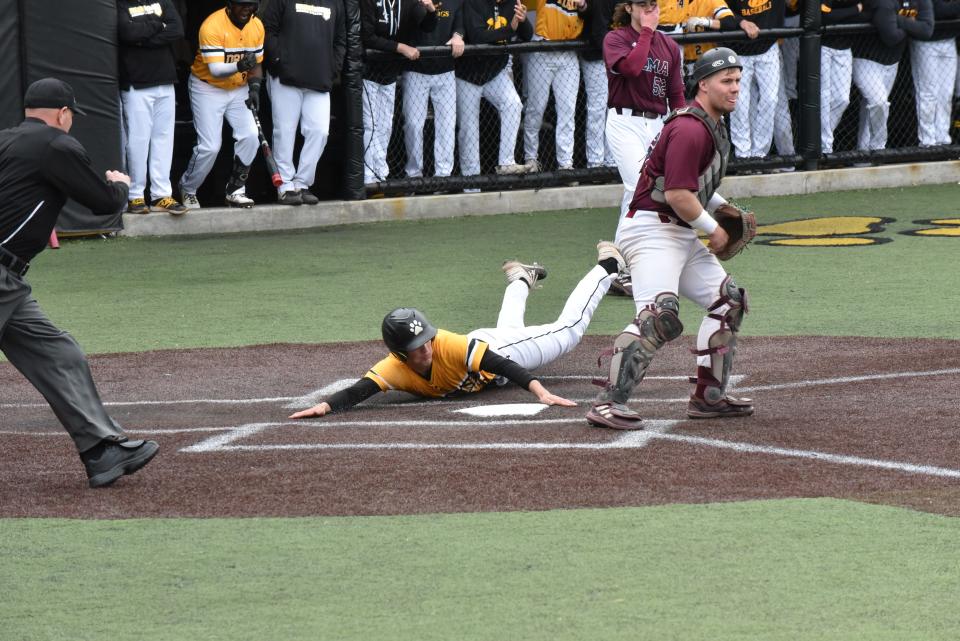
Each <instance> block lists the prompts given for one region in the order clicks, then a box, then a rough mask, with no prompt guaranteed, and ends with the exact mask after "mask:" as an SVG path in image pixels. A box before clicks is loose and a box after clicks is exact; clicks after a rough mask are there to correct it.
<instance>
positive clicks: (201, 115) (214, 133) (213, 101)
mask: <svg viewBox="0 0 960 641" xmlns="http://www.w3.org/2000/svg"><path fill="white" fill-rule="evenodd" d="M188 86H189V89H190V107H191V108H192V109H193V126H194V128H196V130H197V145H196V147H194V148H193V155H192V156H191V157H190V162H189V163H187V169H186V171H184V173H183V177H181V178H180V186H181V189H182V191H183V192H185V193H188V194H196V193H197V190H198V189H199V188H200V185H202V184H203V181H204V180H205V179H206V177H207V174H209V173H210V170H211V169H212V168H213V165H214V163H215V162H216V161H217V154H219V153H220V144H221V142H222V138H223V135H222V132H223V119H224V118H226V119H227V122H228V123H230V128H231V129H233V140H234V145H233V153H234V155H235V156H236V157H237V158H239V159H240V162H242V163H243V164H245V165H250V164H252V163H253V159H254V158H256V157H257V149H259V148H260V140H259V139H258V138H257V125H256V123H255V122H254V121H253V114H252V113H251V112H250V109H248V108H247V105H246V104H244V103H245V102H246V101H247V97H248V96H249V90H248V89H247V87H246V86H243V87H237V88H236V89H220V88H219V87H214V86H213V85H210V84H207V83H206V82H204V81H202V80H200V79H199V78H197V77H196V76H194V75H193V74H190V83H189V85H188Z"/></svg>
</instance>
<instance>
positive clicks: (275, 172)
mask: <svg viewBox="0 0 960 641" xmlns="http://www.w3.org/2000/svg"><path fill="white" fill-rule="evenodd" d="M249 107H250V113H252V114H253V122H254V123H256V125H257V138H259V139H260V149H262V150H263V161H264V162H265V163H267V171H268V172H270V181H271V182H272V183H273V186H274V187H279V186H280V185H282V184H283V178H281V177H280V168H279V167H277V161H276V160H275V159H274V157H273V151H271V150H270V143H268V142H267V138H266V136H264V135H263V127H261V126H260V117H259V116H258V115H257V110H256V109H254V108H253V106H249Z"/></svg>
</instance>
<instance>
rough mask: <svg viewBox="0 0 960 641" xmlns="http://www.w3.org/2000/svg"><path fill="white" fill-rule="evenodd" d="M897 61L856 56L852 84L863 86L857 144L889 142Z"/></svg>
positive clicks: (861, 146) (870, 146) (876, 146)
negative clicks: (881, 60)
mask: <svg viewBox="0 0 960 641" xmlns="http://www.w3.org/2000/svg"><path fill="white" fill-rule="evenodd" d="M898 66H899V65H898V63H893V64H892V65H882V64H880V63H879V62H874V61H873V60H866V59H865V58H854V59H853V84H855V85H856V86H857V89H859V90H860V94H861V96H862V97H861V99H860V125H859V131H858V135H857V148H858V149H861V150H865V151H866V150H869V149H883V148H884V147H886V146H887V116H889V115H890V102H889V100H888V99H889V97H890V90H891V89H893V82H894V81H895V80H896V79H897V67H898Z"/></svg>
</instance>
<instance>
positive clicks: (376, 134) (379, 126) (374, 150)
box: [363, 80, 397, 185]
mask: <svg viewBox="0 0 960 641" xmlns="http://www.w3.org/2000/svg"><path fill="white" fill-rule="evenodd" d="M396 94H397V83H395V82H391V83H390V84H389V85H381V84H380V83H379V82H374V81H372V80H364V81H363V183H364V184H365V185H369V184H370V183H375V182H380V181H382V180H386V179H387V176H389V175H390V165H388V164H387V149H388V148H389V147H390V134H391V133H393V105H394V99H395V98H396Z"/></svg>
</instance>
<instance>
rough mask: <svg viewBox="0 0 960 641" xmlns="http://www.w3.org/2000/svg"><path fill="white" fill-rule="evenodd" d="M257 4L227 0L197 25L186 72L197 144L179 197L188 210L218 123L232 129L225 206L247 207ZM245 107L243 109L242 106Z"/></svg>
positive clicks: (214, 147)
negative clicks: (195, 44)
mask: <svg viewBox="0 0 960 641" xmlns="http://www.w3.org/2000/svg"><path fill="white" fill-rule="evenodd" d="M258 6H259V2H258V0H227V6H226V7H225V8H224V9H220V10H218V11H214V12H213V13H212V14H210V16H208V17H207V19H206V20H204V21H203V24H202V25H200V46H199V47H198V49H197V55H196V58H195V59H194V61H193V66H192V67H191V68H190V71H191V73H190V81H189V85H188V86H189V89H190V107H191V109H192V110H193V126H194V127H195V128H196V130H197V145H196V146H195V147H194V148H193V155H192V156H191V157H190V162H189V163H188V164H187V169H186V171H185V172H184V173H183V176H182V177H181V178H180V196H181V199H182V201H183V204H184V205H185V206H186V207H187V208H188V209H199V208H200V201H199V200H197V190H198V189H199V188H200V185H202V184H203V181H204V179H206V177H207V174H208V173H210V170H211V169H212V168H213V165H214V163H215V162H216V161H217V154H218V153H220V143H221V142H222V130H223V119H224V118H226V119H227V122H228V123H230V127H231V128H232V129H233V140H234V148H233V152H234V157H233V171H232V172H231V174H230V180H229V181H227V194H226V203H227V205H229V206H230V207H243V208H245V209H246V208H250V207H253V204H254V203H253V200H251V199H250V198H248V197H247V192H246V184H247V176H248V175H249V174H250V165H251V164H252V163H253V159H254V158H256V156H257V149H259V148H260V141H259V139H258V137H257V125H256V123H255V122H254V121H253V114H252V113H250V108H253V109H255V110H256V109H259V108H260V85H261V84H262V82H263V71H262V70H261V68H260V63H261V62H263V40H264V29H263V23H262V22H260V19H259V18H257V17H256V16H255V15H254V14H255V13H256V11H257V8H258ZM248 102H249V105H250V107H249V108H248V106H247V103H248Z"/></svg>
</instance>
